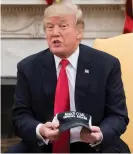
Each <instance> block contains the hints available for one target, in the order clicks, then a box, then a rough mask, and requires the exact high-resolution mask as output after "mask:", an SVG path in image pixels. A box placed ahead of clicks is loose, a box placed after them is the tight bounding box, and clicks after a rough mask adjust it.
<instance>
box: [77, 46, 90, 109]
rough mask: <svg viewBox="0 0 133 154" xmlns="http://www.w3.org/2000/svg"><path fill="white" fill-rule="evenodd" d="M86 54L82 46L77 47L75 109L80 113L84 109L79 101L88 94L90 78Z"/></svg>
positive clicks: (88, 58)
mask: <svg viewBox="0 0 133 154" xmlns="http://www.w3.org/2000/svg"><path fill="white" fill-rule="evenodd" d="M87 49H88V47H87ZM88 53H89V52H88V51H86V48H85V47H84V46H83V45H80V46H79V58H78V66H77V75H76V83H75V106H76V109H77V110H80V111H82V108H83V107H84V108H85V106H84V105H83V103H82V102H80V100H81V99H82V98H85V97H84V96H85V95H86V93H87V92H88V87H89V84H90V77H91V76H90V73H91V62H90V56H89V55H88ZM82 101H83V100H82Z"/></svg>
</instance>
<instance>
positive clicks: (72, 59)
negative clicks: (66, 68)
mask: <svg viewBox="0 0 133 154" xmlns="http://www.w3.org/2000/svg"><path fill="white" fill-rule="evenodd" d="M78 57H79V46H78V47H77V49H76V50H75V52H73V54H72V55H71V56H69V57H68V58H67V60H68V61H69V62H70V64H71V65H72V66H73V67H74V68H75V70H77V63H78ZM54 59H55V65H56V69H57V68H58V66H59V64H60V62H61V60H62V58H60V57H58V56H56V55H54Z"/></svg>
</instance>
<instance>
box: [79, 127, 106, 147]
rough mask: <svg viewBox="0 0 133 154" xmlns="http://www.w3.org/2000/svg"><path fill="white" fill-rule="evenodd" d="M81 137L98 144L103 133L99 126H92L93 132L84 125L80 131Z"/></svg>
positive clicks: (87, 141)
mask: <svg viewBox="0 0 133 154" xmlns="http://www.w3.org/2000/svg"><path fill="white" fill-rule="evenodd" d="M80 137H81V139H82V140H83V141H84V142H86V143H90V144H96V143H98V142H100V141H101V140H102V138H103V134H102V132H101V130H100V128H99V127H97V126H92V127H91V132H90V131H89V130H88V129H87V128H85V127H83V128H82V130H81V132H80Z"/></svg>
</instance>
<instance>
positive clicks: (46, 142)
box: [36, 124, 49, 145]
mask: <svg viewBox="0 0 133 154" xmlns="http://www.w3.org/2000/svg"><path fill="white" fill-rule="evenodd" d="M41 126H42V124H38V125H37V127H36V136H37V138H38V139H39V140H42V141H43V142H44V143H45V144H48V142H49V139H44V138H43V137H42V136H41V134H40V132H39V129H40V127H41ZM39 145H40V143H39Z"/></svg>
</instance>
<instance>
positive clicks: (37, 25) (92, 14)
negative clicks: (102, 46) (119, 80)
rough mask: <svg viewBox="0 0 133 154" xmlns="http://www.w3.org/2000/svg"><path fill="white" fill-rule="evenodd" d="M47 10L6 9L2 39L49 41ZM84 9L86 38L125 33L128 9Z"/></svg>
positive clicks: (9, 7) (3, 17)
mask: <svg viewBox="0 0 133 154" xmlns="http://www.w3.org/2000/svg"><path fill="white" fill-rule="evenodd" d="M45 8H46V6H42V5H40V6H38V5H37V6H35V5H30V6H23V5H13V6H12V5H10V6H9V5H2V7H1V14H2V16H1V19H2V20H1V21H2V23H1V34H2V38H32V39H33V38H38V39H41V38H45V35H44V32H43V12H44V10H45ZM81 8H82V10H83V14H84V20H85V25H86V26H85V30H84V38H96V37H102V38H104V37H111V36H113V35H118V34H119V33H121V32H122V30H123V25H124V9H123V8H124V5H85V6H81ZM114 23H115V24H114ZM111 32H112V35H111Z"/></svg>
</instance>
